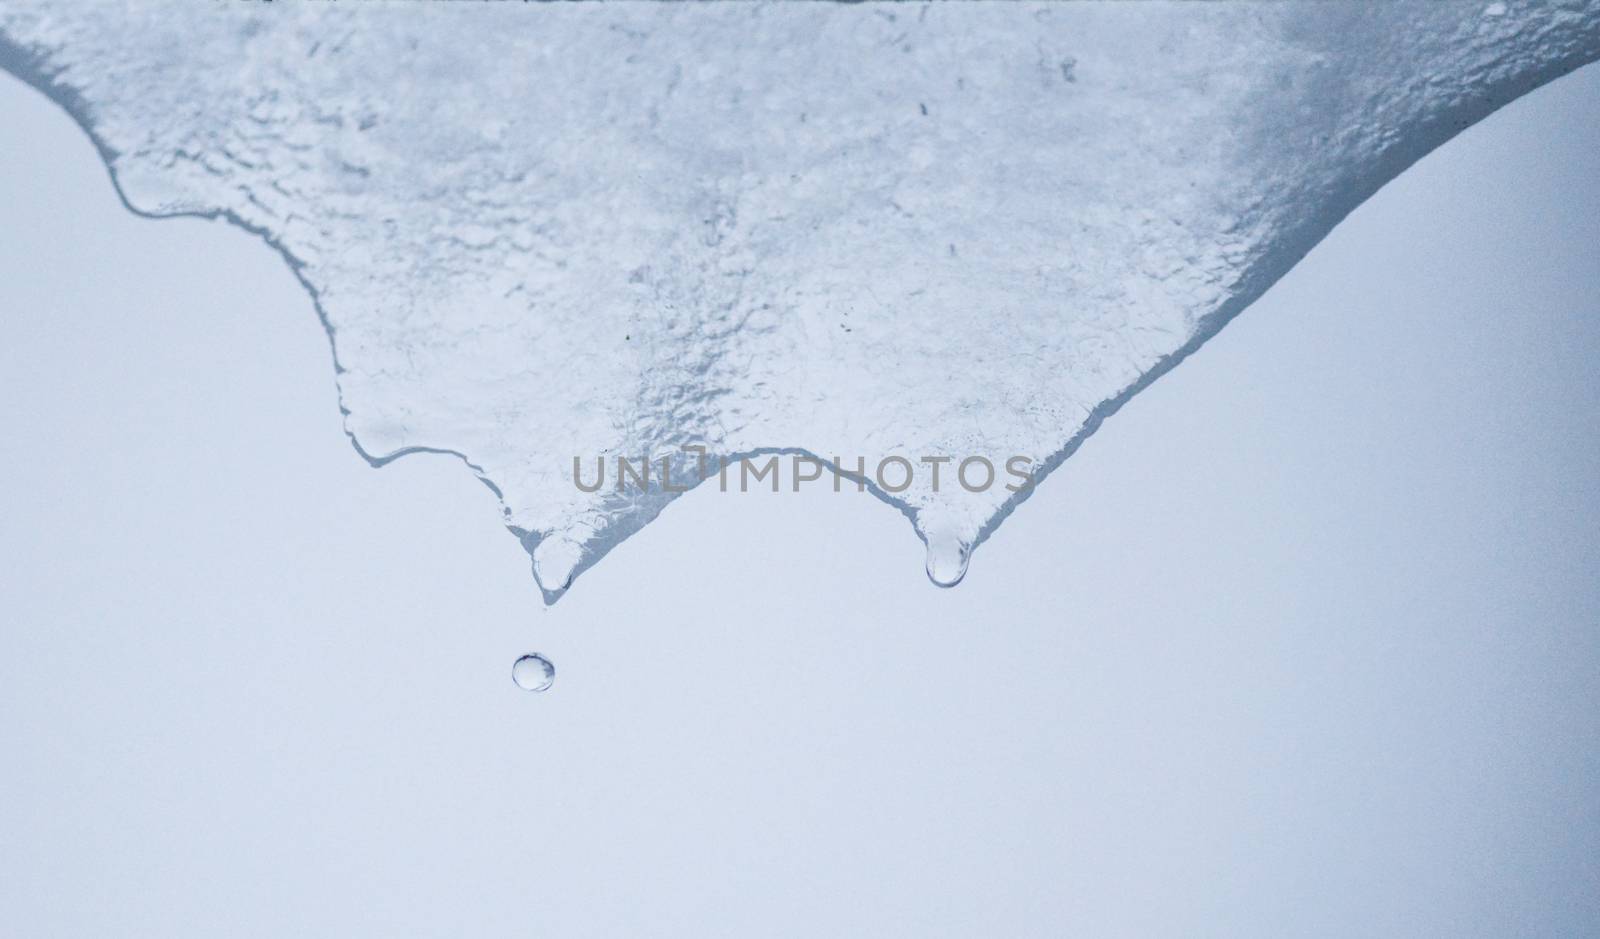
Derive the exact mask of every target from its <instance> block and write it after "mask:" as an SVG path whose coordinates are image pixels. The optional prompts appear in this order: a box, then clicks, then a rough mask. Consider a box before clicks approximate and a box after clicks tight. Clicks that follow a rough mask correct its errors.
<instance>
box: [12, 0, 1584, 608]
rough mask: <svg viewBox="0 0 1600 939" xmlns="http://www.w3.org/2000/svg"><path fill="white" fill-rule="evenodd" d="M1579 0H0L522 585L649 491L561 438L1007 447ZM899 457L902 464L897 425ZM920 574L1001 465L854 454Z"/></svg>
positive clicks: (1269, 259)
mask: <svg viewBox="0 0 1600 939" xmlns="http://www.w3.org/2000/svg"><path fill="white" fill-rule="evenodd" d="M1597 55H1600V0H1566V2H1539V3H1534V2H1522V0H1505V2H1494V3H1484V2H1472V3H1454V2H1440V0H1427V2H1410V3H1395V4H1325V3H1306V4H1296V3H1276V4H1260V3H1244V4H1237V5H1234V4H1195V5H1186V4H1176V5H1170V4H1153V3H1152V4H1108V5H1092V4H1072V5H1054V4H1046V5H1037V4H1012V3H993V4H938V3H935V4H926V5H924V4H912V3H892V4H870V3H869V4H861V5H834V4H826V3H793V4H773V5H760V4H755V5H752V4H705V5H700V4H686V5H676V4H665V5H656V4H644V5H631V4H625V5H616V4H573V5H542V4H539V5H532V6H524V5H504V6H502V5H453V4H441V5H410V4H406V5H362V6H359V7H352V6H350V5H345V4H339V5H321V4H316V5H300V4H287V5H286V4H270V5H253V4H252V5H241V4H186V3H175V2H129V3H125V4H118V5H104V4H81V3H69V2H65V0H60V2H42V0H3V2H0V64H3V65H4V66H5V67H6V68H7V69H9V70H11V71H13V72H15V73H16V74H18V75H19V76H21V77H22V78H24V79H25V80H27V81H29V82H31V83H33V84H34V85H36V86H37V87H39V88H40V89H41V90H43V91H44V92H45V93H47V94H49V95H50V96H51V97H53V98H54V99H55V100H56V101H58V102H60V103H61V104H62V105H64V106H65V107H67V108H68V109H69V110H70V111H71V112H72V113H73V115H74V116H75V117H76V118H77V119H78V120H79V121H80V123H82V124H83V126H84V127H85V128H86V129H87V130H88V131H89V132H90V133H91V134H92V135H93V137H94V139H95V141H96V143H97V145H98V146H99V148H100V150H101V152H102V154H103V155H104V158H105V160H106V162H107V164H108V165H109V167H110V169H111V171H112V173H113V175H114V178H115V180H116V182H117V185H118V187H119V188H120V191H121V192H122V194H123V197H124V198H125V199H126V201H127V202H128V204H129V206H130V207H131V208H133V209H134V210H136V211H139V212H142V213H147V214H150V215H158V216H159V215H175V214H201V215H220V216H224V217H226V218H228V219H230V220H232V221H234V222H235V223H237V224H239V225H241V226H243V227H245V228H247V229H249V230H250V231H252V232H256V233H258V234H259V235H261V236H262V237H263V238H264V239H266V240H267V241H268V242H269V243H270V244H271V245H273V246H274V247H276V248H277V249H278V250H279V251H281V252H282V254H283V255H284V257H285V258H286V259H287V260H288V261H289V263H290V264H291V265H292V267H293V269H294V271H295V273H296V274H297V275H298V277H299V278H300V279H301V281H302V282H303V283H304V284H305V286H306V288H307V289H308V290H309V291H310V293H311V294H312V296H313V298H314V299H315V302H316V306H317V309H318V311H319V312H320V314H321V316H322V319H323V323H324V325H325V327H326V329H327V332H328V335H329V337H330V339H331V340H332V344H333V349H334V356H335V362H336V369H337V372H338V381H339V389H340V395H341V401H342V406H343V408H344V411H345V422H346V428H347V430H348V431H349V433H350V436H351V438H352V439H353V440H354V441H355V443H356V445H357V447H358V448H359V449H360V451H361V452H362V453H363V454H364V455H366V456H367V458H368V459H370V460H372V461H373V462H374V463H382V462H384V461H387V460H389V459H392V458H394V457H395V456H397V455H400V454H403V453H407V452H413V451H417V450H431V451H444V452H450V453H455V454H458V455H460V456H461V457H462V459H463V460H465V461H466V462H467V463H468V465H469V466H471V467H472V469H473V470H474V471H475V472H476V473H478V475H479V476H480V477H481V478H482V479H483V480H484V481H485V482H486V483H488V484H489V485H490V486H491V487H493V488H494V490H495V491H496V493H498V494H499V496H500V498H501V500H502V502H503V507H504V513H505V522H506V524H507V525H508V526H509V527H510V528H511V529H512V530H513V531H514V532H515V533H517V534H518V535H519V536H520V537H521V539H522V542H523V544H524V545H525V546H526V548H527V549H528V550H529V551H530V552H531V554H532V556H533V561H534V572H535V574H536V576H537V577H538V579H539V582H540V584H541V586H542V587H543V589H544V591H545V595H546V598H547V600H553V599H554V598H555V597H557V596H559V595H560V593H561V592H562V591H563V590H565V589H566V587H567V585H568V584H569V583H570V582H571V579H572V577H573V576H574V575H575V574H576V573H578V572H581V571H582V570H583V569H584V568H585V567H586V566H588V565H590V564H592V563H594V562H595V561H596V560H598V559H599V558H600V557H601V556H602V555H603V554H605V553H606V551H608V550H609V549H610V548H611V547H613V546H614V545H616V544H617V543H618V542H619V541H620V540H622V539H623V538H625V537H627V536H628V535H629V534H631V533H632V532H634V531H636V530H637V529H638V528H639V527H640V526H642V525H644V524H645V523H646V522H648V521H649V520H650V519H652V518H653V517H655V515H656V514H657V513H658V512H660V511H661V509H662V508H663V506H664V505H665V504H666V503H667V502H668V501H670V500H671V499H672V498H674V497H675V495H676V494H675V493H672V492H668V491H664V490H662V489H661V488H660V487H659V486H655V487H652V488H651V489H650V490H649V491H647V492H637V491H628V492H618V491H616V490H615V488H613V487H610V486H606V487H601V488H599V489H598V490H596V491H594V492H586V491H583V490H582V489H580V488H579V487H577V486H575V485H574V483H573V479H572V461H573V458H574V457H582V458H584V459H597V458H607V459H610V458H613V457H616V456H619V455H621V456H628V457H632V458H635V459H638V458H643V457H650V458H652V459H654V460H655V461H656V462H657V463H659V460H660V459H662V458H663V457H665V458H668V459H669V460H671V461H674V465H676V466H678V467H679V469H680V473H681V471H682V470H683V469H685V468H687V467H689V466H690V464H691V462H692V460H693V457H687V456H684V455H683V454H682V453H681V450H680V448H682V447H684V446H700V447H704V448H706V450H708V451H709V452H710V453H711V454H713V455H732V454H755V453H765V452H784V453H809V454H814V455H817V456H819V457H822V458H824V459H830V460H831V459H833V458H834V457H840V458H843V459H844V460H846V461H847V462H850V463H852V464H853V463H854V461H855V460H856V459H857V458H858V457H859V458H863V459H864V460H865V461H866V462H867V465H869V466H870V465H873V464H876V463H877V462H878V461H879V460H881V459H883V458H885V457H893V456H899V457H903V458H906V459H908V460H909V461H911V462H913V463H919V461H920V458H921V457H924V456H937V455H951V456H954V457H956V458H957V459H960V458H962V457H964V456H968V455H974V454H976V455H984V456H987V457H990V458H992V459H994V460H995V461H996V462H999V461H1003V460H1005V459H1006V458H1008V457H1011V456H1013V455H1021V456H1025V457H1027V458H1029V459H1030V460H1032V461H1034V462H1033V464H1032V465H1033V466H1034V467H1035V469H1036V470H1037V471H1038V475H1040V476H1042V475H1043V474H1044V473H1047V472H1048V471H1049V470H1050V469H1052V468H1053V467H1055V466H1056V465H1058V464H1059V463H1060V461H1061V460H1063V459H1065V458H1066V457H1067V456H1068V455H1070V454H1071V453H1072V452H1073V450H1074V449H1075V448H1076V447H1077V446H1078V444H1079V443H1080V442H1081V441H1082V440H1083V439H1084V438H1085V437H1086V436H1087V435H1089V434H1090V433H1092V432H1093V431H1094V429H1095V428H1096V426H1098V424H1099V422H1100V421H1101V420H1102V419H1103V418H1104V417H1105V416H1106V415H1108V414H1110V413H1111V412H1112V411H1114V410H1115V409H1116V408H1117V407H1118V406H1119V404H1120V403H1121V402H1123V401H1124V400H1126V399H1127V398H1128V397H1129V396H1130V395H1132V394H1134V393H1136V392H1137V391H1138V390H1139V389H1140V388H1142V387H1144V386H1145V385H1146V384H1148V383H1149V382H1150V381H1152V380H1153V379H1154V378H1156V377H1157V376H1159V375H1160V374H1162V373H1163V372H1164V371H1165V370H1167V369H1168V368H1171V367H1172V366H1173V365H1175V364H1176V363H1177V362H1178V361H1180V360H1181V359H1182V358H1183V357H1184V356H1185V355H1186V354H1188V353H1189V352H1191V351H1193V350H1194V349H1195V348H1197V347H1198V346H1199V345H1200V344H1201V343H1202V342H1204V341H1205V340H1206V339H1207V338H1208V337H1209V336H1211V335H1212V334H1214V333H1215V332H1216V331H1217V330H1218V329H1219V328H1220V327H1221V326H1222V325H1223V324H1224V323H1225V322H1226V321H1227V320H1228V319H1229V318H1230V317H1232V316H1233V315H1235V314H1236V313H1238V312H1239V311H1240V310H1241V309H1242V308H1243V307H1245V306H1246V305H1247V304H1248V303H1250V302H1251V301H1252V300H1253V299H1254V298H1255V297H1257V296H1258V295H1260V294H1261V292H1262V291H1263V290H1265V289H1266V288H1267V287H1268V286H1269V285H1270V284H1271V283H1272V282H1273V281H1274V280H1275V279H1276V278H1278V277H1279V276H1281V275H1282V274H1283V273H1284V272H1285V271H1286V270H1287V269H1288V268H1289V267H1290V266H1291V265H1293V264H1294V263H1295V262H1296V261H1297V260H1298V259H1299V258H1300V257H1301V256H1302V255H1303V254H1304V253H1305V252H1306V251H1307V250H1309V249H1310V247H1311V246H1312V245H1313V244H1315V243H1316V241H1317V240H1318V239H1320V238H1321V237H1322V236H1323V235H1324V234H1326V233H1327V231H1328V230H1329V229H1330V228H1331V227H1332V226H1333V225H1334V224H1335V223H1336V222H1337V221H1338V220H1339V219H1340V218H1341V217H1343V216H1344V214H1345V213H1347V212H1348V211H1350V209H1352V208H1353V207H1354V206H1355V205H1356V204H1357V203H1359V202H1360V201H1361V200H1362V199H1364V198H1366V197H1367V196H1368V195H1370V194H1371V193H1372V192H1373V191H1374V190H1375V189H1377V188H1378V187H1379V186H1380V185H1382V184H1383V183H1384V182H1385V181H1387V180H1388V179H1390V178H1392V177H1393V176H1394V175H1395V174H1397V173H1398V172H1400V171H1401V170H1402V169H1404V168H1405V167H1406V166H1407V165H1409V164H1410V163H1411V162H1413V161H1415V160H1416V159H1417V158H1419V157H1420V156H1422V155H1423V154H1424V153H1426V152H1427V151H1428V150H1430V149H1431V148H1433V147H1435V146H1437V145H1438V144H1439V143H1441V142H1443V141H1444V140H1445V139H1447V138H1449V137H1450V136H1451V135H1453V134H1455V133H1456V132H1458V131H1460V130H1461V129H1462V128H1464V127H1466V126H1467V125H1469V124H1471V123H1472V122H1474V121H1476V120H1478V119H1479V118H1482V117H1483V116H1484V115H1486V114H1488V113H1489V112H1491V111H1493V110H1494V109H1495V108H1497V107H1499V106H1500V105H1502V104H1504V103H1506V102H1507V101H1509V100H1511V99H1512V98H1515V97H1517V96H1518V95H1521V94H1523V93H1524V92H1527V91H1529V90H1530V89H1532V88H1534V87H1536V86H1538V85H1539V84H1541V83H1543V82H1546V81H1549V80H1551V79H1552V78H1555V77H1557V76H1559V75H1561V74H1563V73H1565V72H1567V71H1570V70H1571V69H1574V68H1576V67H1578V66H1579V65H1581V64H1583V63H1585V62H1588V61H1590V60H1592V59H1594V58H1596V57H1597ZM919 465H920V463H919ZM875 489H876V492H877V494H878V495H879V496H880V497H881V498H882V499H883V500H884V501H886V502H889V503H890V504H893V505H895V506H897V507H899V508H900V509H902V510H903V511H904V512H905V513H906V514H907V516H908V517H909V518H910V519H911V521H912V522H913V524H914V525H915V527H916V530H917V532H918V533H919V534H920V535H921V536H922V537H923V539H924V540H925V541H926V542H928V545H929V571H930V574H931V575H933V576H934V577H935V578H936V579H939V580H942V581H944V582H953V581H954V580H957V579H959V577H960V574H961V572H962V571H963V570H964V568H965V563H966V558H967V557H968V555H969V554H970V552H971V550H972V548H974V547H975V546H976V545H977V544H978V543H980V542H981V541H982V540H983V539H984V538H985V537H987V536H988V534H989V533H990V532H991V531H993V530H994V528H995V526H997V525H998V524H999V523H1000V521H1001V520H1003V519H1004V518H1005V516H1006V515H1007V514H1008V513H1009V512H1010V511H1011V510H1012V509H1013V508H1014V507H1015V506H1016V505H1017V504H1018V503H1019V502H1020V501H1022V500H1023V499H1025V498H1026V496H1027V494H1028V493H1027V491H1026V490H1024V491H1022V492H1012V491H1010V490H1008V489H1006V488H1004V487H1002V486H998V485H996V486H993V487H990V488H989V489H986V490H983V491H978V492H970V491H967V490H966V489H965V488H963V487H961V486H952V485H949V483H948V477H947V479H946V484H945V485H944V486H943V487H942V488H941V489H940V490H939V491H937V492H935V491H933V488H932V486H931V480H930V479H929V477H928V475H927V474H926V473H922V474H919V475H918V476H917V477H916V479H915V480H914V482H913V484H912V485H911V486H910V487H908V488H907V489H905V490H904V491H901V492H897V493H896V492H890V491H887V490H886V489H883V488H881V487H875Z"/></svg>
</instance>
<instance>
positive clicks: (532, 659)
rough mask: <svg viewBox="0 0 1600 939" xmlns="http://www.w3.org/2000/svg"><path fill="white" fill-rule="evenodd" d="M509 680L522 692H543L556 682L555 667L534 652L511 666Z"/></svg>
mask: <svg viewBox="0 0 1600 939" xmlns="http://www.w3.org/2000/svg"><path fill="white" fill-rule="evenodd" d="M511 680H512V681H514V682H516V683H517V687H518V688H521V689H522V690H524V691H543V690H545V689H546V688H548V687H550V685H551V683H552V682H554V681H555V680H556V667H555V666H554V665H551V664H550V660H549V659H547V658H545V657H544V656H542V655H540V654H538V653H537V652H535V653H533V654H531V655H525V656H523V657H522V658H520V659H517V662H516V664H515V665H513V666H511Z"/></svg>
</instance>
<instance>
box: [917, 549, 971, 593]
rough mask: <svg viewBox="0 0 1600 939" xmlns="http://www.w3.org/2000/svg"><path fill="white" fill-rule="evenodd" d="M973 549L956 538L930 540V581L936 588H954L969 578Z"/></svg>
mask: <svg viewBox="0 0 1600 939" xmlns="http://www.w3.org/2000/svg"><path fill="white" fill-rule="evenodd" d="M971 557H972V547H971V546H970V545H968V544H967V543H966V542H964V541H962V540H961V539H959V538H955V537H941V538H929V539H928V564H927V569H928V579H929V580H931V581H933V582H934V584H935V586H939V587H954V586H955V585H956V584H959V583H961V578H963V577H965V576H967V561H968V560H969V559H971Z"/></svg>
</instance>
